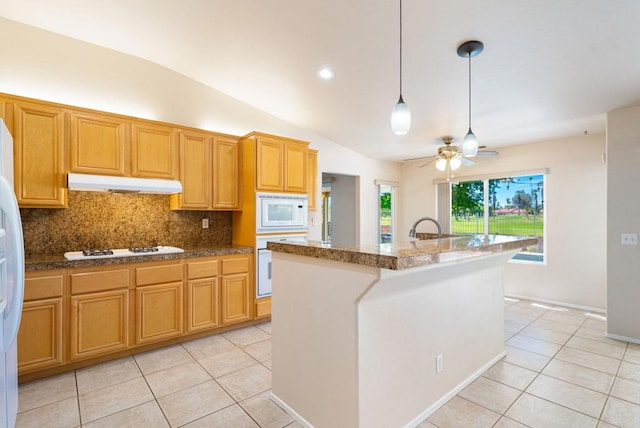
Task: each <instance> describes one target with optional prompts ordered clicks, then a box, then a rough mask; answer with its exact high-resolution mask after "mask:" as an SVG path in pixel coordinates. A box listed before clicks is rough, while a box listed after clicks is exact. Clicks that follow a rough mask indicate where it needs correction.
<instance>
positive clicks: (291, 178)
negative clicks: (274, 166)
mask: <svg viewBox="0 0 640 428" xmlns="http://www.w3.org/2000/svg"><path fill="white" fill-rule="evenodd" d="M284 147H285V153H284V159H285V166H284V190H285V192H295V193H307V152H308V149H307V147H306V145H304V144H294V143H287V144H286V145H285V146H284Z"/></svg>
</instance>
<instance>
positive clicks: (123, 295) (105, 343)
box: [69, 266, 130, 361]
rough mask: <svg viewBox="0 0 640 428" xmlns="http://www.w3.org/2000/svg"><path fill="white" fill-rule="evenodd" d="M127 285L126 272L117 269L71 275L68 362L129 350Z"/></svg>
mask: <svg viewBox="0 0 640 428" xmlns="http://www.w3.org/2000/svg"><path fill="white" fill-rule="evenodd" d="M129 284H130V281H129V269H127V268H124V269H123V268H122V267H120V266H119V267H117V268H108V269H107V268H88V269H86V270H78V271H75V272H74V273H72V274H71V314H70V317H69V320H70V325H69V359H70V360H71V361H74V360H82V359H86V358H90V357H96V356H99V355H104V354H108V353H111V352H114V351H119V350H122V349H126V348H127V347H128V346H129Z"/></svg>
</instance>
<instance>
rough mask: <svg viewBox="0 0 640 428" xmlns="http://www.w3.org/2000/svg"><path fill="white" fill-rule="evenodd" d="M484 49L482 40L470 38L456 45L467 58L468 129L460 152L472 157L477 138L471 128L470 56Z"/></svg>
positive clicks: (476, 150) (475, 153)
mask: <svg viewBox="0 0 640 428" xmlns="http://www.w3.org/2000/svg"><path fill="white" fill-rule="evenodd" d="M483 49H484V45H483V44H482V42H479V41H477V40H470V41H468V42H464V43H463V44H461V45H460V46H458V56H460V57H462V58H468V59H469V131H468V132H467V135H465V136H464V140H462V154H463V155H464V156H467V157H472V156H475V155H477V154H478V139H477V138H476V135H475V134H474V133H473V131H472V130H471V57H474V56H476V55H479V54H480V53H481V52H482V50H483Z"/></svg>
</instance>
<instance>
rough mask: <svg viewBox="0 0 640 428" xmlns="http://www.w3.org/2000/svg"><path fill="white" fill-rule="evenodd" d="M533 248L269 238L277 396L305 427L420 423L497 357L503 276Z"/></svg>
mask: <svg viewBox="0 0 640 428" xmlns="http://www.w3.org/2000/svg"><path fill="white" fill-rule="evenodd" d="M535 241H536V240H535V239H531V238H519V237H507V236H496V235H490V236H485V235H471V236H466V237H454V238H444V239H439V240H438V239H436V240H429V241H416V242H408V243H401V244H396V245H390V244H382V245H379V246H370V247H357V248H354V247H351V248H332V247H331V246H329V245H326V244H321V243H309V244H306V245H303V244H280V243H269V249H271V250H272V251H273V268H272V270H273V301H272V304H273V313H272V329H273V337H272V357H273V361H272V369H273V371H272V375H273V388H272V398H273V399H274V401H276V402H277V403H278V404H279V405H281V406H282V407H283V408H285V409H286V410H287V411H288V412H289V413H290V414H292V415H293V416H294V417H295V418H296V419H297V420H298V421H299V422H300V423H301V424H302V425H304V426H315V427H389V426H416V425H418V424H419V423H420V422H421V421H422V420H424V419H425V418H426V417H428V416H429V415H430V414H431V413H433V411H435V410H436V409H437V408H438V407H439V406H440V405H442V404H443V403H444V402H445V401H446V400H447V399H449V398H450V397H452V396H453V395H455V394H456V393H457V392H458V391H460V390H461V389H462V388H464V386H466V385H467V384H469V383H470V382H471V381H473V380H474V379H475V378H476V377H478V376H479V375H480V374H481V373H482V372H483V371H484V370H486V369H487V368H489V367H490V366H491V365H492V364H494V363H495V362H496V361H498V360H499V359H500V358H502V357H503V356H504V333H503V327H504V323H503V318H504V315H503V314H504V312H503V307H504V306H503V305H504V303H503V282H502V269H503V266H504V264H505V263H506V262H507V261H508V260H509V259H510V258H511V257H512V256H513V255H514V254H515V253H516V252H518V251H520V250H521V248H523V247H525V246H528V245H532V244H533V243H535ZM381 266H384V267H381ZM393 267H395V269H394V268H393ZM439 356H440V359H441V361H442V370H441V371H439V372H438V370H437V368H438V367H437V364H436V360H437V359H438V357H439Z"/></svg>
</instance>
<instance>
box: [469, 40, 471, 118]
mask: <svg viewBox="0 0 640 428" xmlns="http://www.w3.org/2000/svg"><path fill="white" fill-rule="evenodd" d="M469 131H471V52H469Z"/></svg>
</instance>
